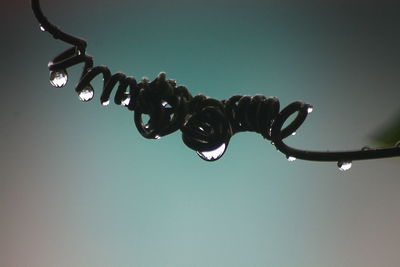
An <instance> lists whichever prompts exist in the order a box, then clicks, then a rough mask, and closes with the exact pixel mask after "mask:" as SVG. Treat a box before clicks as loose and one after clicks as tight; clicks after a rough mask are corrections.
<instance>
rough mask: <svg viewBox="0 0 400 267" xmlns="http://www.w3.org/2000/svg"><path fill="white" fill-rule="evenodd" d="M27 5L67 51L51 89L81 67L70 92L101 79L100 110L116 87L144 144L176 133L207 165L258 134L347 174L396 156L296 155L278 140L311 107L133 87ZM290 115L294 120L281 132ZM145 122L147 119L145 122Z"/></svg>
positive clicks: (163, 82)
mask: <svg viewBox="0 0 400 267" xmlns="http://www.w3.org/2000/svg"><path fill="white" fill-rule="evenodd" d="M31 3H32V9H33V12H34V14H35V16H36V18H37V20H38V21H39V23H40V28H41V30H42V31H45V32H48V33H50V34H51V35H52V36H53V37H54V38H55V39H59V40H61V41H63V42H66V43H68V44H70V45H72V47H71V48H69V49H67V50H65V51H64V52H62V53H61V54H59V55H58V56H56V57H55V58H54V59H53V60H52V61H50V62H49V64H48V67H49V70H50V82H51V84H52V85H53V86H55V87H62V86H65V84H66V82H67V80H68V74H67V69H68V68H69V67H71V66H74V65H77V64H80V63H83V70H82V75H81V77H80V80H79V82H78V84H77V86H76V88H75V91H76V92H77V93H78V95H79V98H80V100H82V101H89V100H91V99H92V98H93V96H94V89H93V87H92V86H91V84H90V82H91V81H92V80H93V79H94V78H95V77H96V76H98V75H102V76H103V81H104V82H103V90H102V92H101V96H100V101H101V104H102V105H104V106H106V105H108V104H109V101H110V96H111V93H112V90H113V89H114V88H115V87H116V85H117V84H118V87H117V89H116V92H115V95H114V102H115V104H117V105H122V106H125V107H126V108H127V109H128V110H130V111H133V112H134V120H135V124H136V127H137V129H138V131H139V132H140V133H141V135H142V136H144V137H145V138H151V139H159V138H161V137H162V136H165V135H168V134H171V133H173V132H175V131H177V130H180V131H181V132H182V140H183V142H184V143H185V144H186V145H187V146H188V147H189V148H191V149H193V150H194V151H196V152H197V153H198V155H199V156H200V157H201V158H202V159H204V160H207V161H214V160H217V159H219V158H221V157H222V155H223V154H224V152H225V151H226V149H227V146H228V144H229V141H230V139H231V137H232V136H233V135H234V134H236V133H239V132H244V131H252V132H257V133H259V134H261V135H262V136H263V137H264V138H265V139H267V140H269V141H271V143H272V144H273V145H275V147H276V148H277V149H278V150H279V151H280V152H282V153H283V154H285V155H286V157H287V158H288V160H289V161H293V160H295V159H303V160H311V161H333V162H337V163H338V166H339V168H340V169H341V170H347V169H349V168H350V167H351V162H352V161H353V160H366V159H378V158H386V157H396V156H400V146H399V144H397V145H395V146H393V147H389V148H379V149H378V148H374V149H372V148H368V149H365V148H364V149H361V150H355V151H337V152H323V151H308V150H300V149H296V148H293V147H290V146H288V145H286V144H285V143H284V142H283V140H284V139H285V138H287V137H289V136H291V135H294V134H295V133H296V131H297V129H298V128H299V127H300V126H301V125H302V123H303V122H304V120H305V119H306V118H307V115H308V114H309V113H310V112H312V106H311V105H309V104H306V103H304V102H301V101H296V102H293V103H291V104H289V105H288V106H287V107H285V108H284V109H282V110H280V105H279V100H278V99H277V98H275V97H265V96H263V95H256V96H241V95H235V96H232V97H230V98H229V99H226V100H222V101H221V100H217V99H213V98H209V97H206V96H204V95H201V94H200V95H197V96H194V97H193V96H192V95H191V94H190V92H189V91H188V89H187V88H186V87H184V86H178V85H177V84H176V82H175V81H174V80H170V79H167V78H166V75H165V73H160V74H159V75H158V77H156V78H155V79H154V80H153V81H151V82H150V81H149V80H147V79H142V80H141V81H140V82H137V81H136V79H135V78H134V77H128V76H126V75H125V74H124V73H120V72H118V73H115V74H112V73H111V71H110V70H109V69H108V67H107V66H94V63H93V58H92V57H91V56H89V55H87V54H86V46H87V43H86V41H85V40H83V39H81V38H78V37H76V36H73V35H70V34H68V33H65V32H63V31H62V30H61V29H59V28H58V27H57V26H55V25H53V24H52V23H50V22H49V21H48V19H47V18H46V17H45V16H44V15H43V13H42V10H41V8H40V4H39V0H32V2H31ZM295 113H297V114H296V116H295V118H294V120H293V121H292V122H290V123H289V125H288V126H286V127H285V128H282V127H283V125H284V123H285V122H286V120H287V119H288V118H289V117H290V116H291V115H292V114H295ZM145 116H146V117H149V119H148V120H145V119H144V117H145Z"/></svg>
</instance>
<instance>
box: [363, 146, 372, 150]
mask: <svg viewBox="0 0 400 267" xmlns="http://www.w3.org/2000/svg"><path fill="white" fill-rule="evenodd" d="M367 150H371V148H370V147H369V146H363V147H362V148H361V151H367Z"/></svg>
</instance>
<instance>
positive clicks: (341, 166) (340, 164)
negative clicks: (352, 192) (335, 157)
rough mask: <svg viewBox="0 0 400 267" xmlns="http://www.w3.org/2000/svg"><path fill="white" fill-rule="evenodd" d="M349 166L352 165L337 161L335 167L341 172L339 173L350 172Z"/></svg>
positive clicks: (348, 162)
mask: <svg viewBox="0 0 400 267" xmlns="http://www.w3.org/2000/svg"><path fill="white" fill-rule="evenodd" d="M351 165H352V163H351V161H339V162H338V163H337V166H338V167H339V170H341V171H347V170H350V168H351Z"/></svg>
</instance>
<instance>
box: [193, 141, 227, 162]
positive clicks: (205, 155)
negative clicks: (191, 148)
mask: <svg viewBox="0 0 400 267" xmlns="http://www.w3.org/2000/svg"><path fill="white" fill-rule="evenodd" d="M225 149H226V145H225V143H223V144H222V145H220V146H219V147H217V148H216V149H214V150H210V151H201V152H200V151H197V155H199V156H200V158H202V159H204V160H206V161H214V160H217V159H219V158H221V157H222V155H223V154H224V152H225Z"/></svg>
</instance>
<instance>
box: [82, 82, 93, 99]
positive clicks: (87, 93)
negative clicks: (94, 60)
mask: <svg viewBox="0 0 400 267" xmlns="http://www.w3.org/2000/svg"><path fill="white" fill-rule="evenodd" d="M93 95H94V90H93V87H92V86H91V85H88V86H86V87H85V88H83V90H82V91H80V92H79V100H81V101H83V102H87V101H89V100H91V99H92V98H93Z"/></svg>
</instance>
